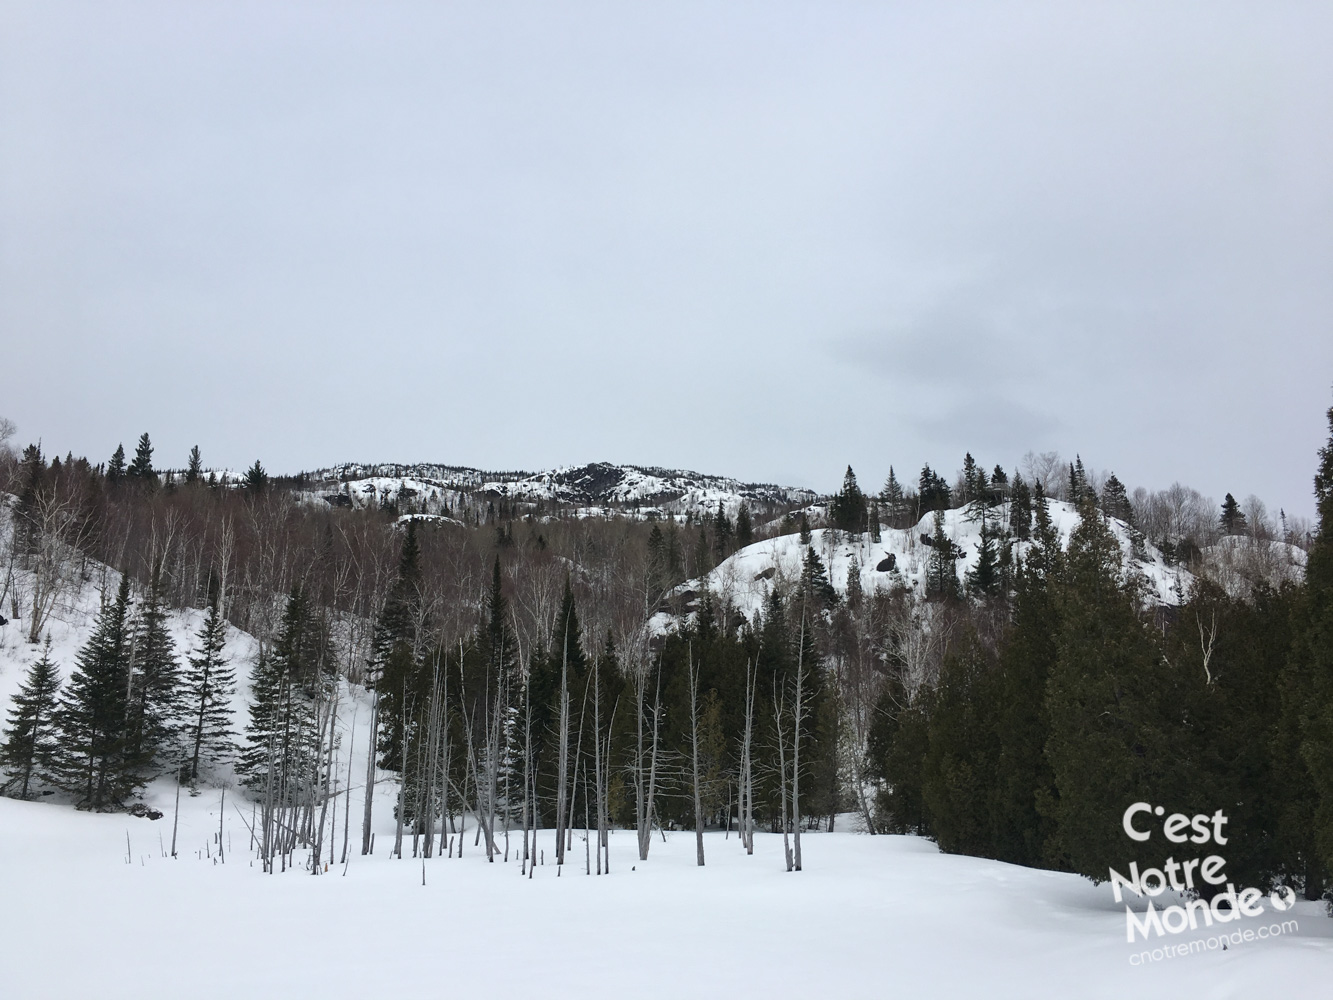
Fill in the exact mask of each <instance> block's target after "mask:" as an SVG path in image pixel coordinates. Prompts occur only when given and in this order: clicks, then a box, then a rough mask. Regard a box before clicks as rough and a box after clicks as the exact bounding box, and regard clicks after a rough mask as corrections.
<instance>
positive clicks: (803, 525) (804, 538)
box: [798, 511, 810, 545]
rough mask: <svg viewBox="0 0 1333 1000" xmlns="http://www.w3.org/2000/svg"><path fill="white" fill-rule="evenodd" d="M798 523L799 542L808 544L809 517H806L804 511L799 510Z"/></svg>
mask: <svg viewBox="0 0 1333 1000" xmlns="http://www.w3.org/2000/svg"><path fill="white" fill-rule="evenodd" d="M798 523H799V525H800V528H799V530H800V535H801V544H802V545H809V544H810V518H808V517H806V514H805V511H801V517H800V519H799V522H798Z"/></svg>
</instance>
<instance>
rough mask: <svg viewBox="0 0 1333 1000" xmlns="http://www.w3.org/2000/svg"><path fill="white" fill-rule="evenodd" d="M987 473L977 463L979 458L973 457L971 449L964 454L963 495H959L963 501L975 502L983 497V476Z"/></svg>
mask: <svg viewBox="0 0 1333 1000" xmlns="http://www.w3.org/2000/svg"><path fill="white" fill-rule="evenodd" d="M984 475H985V473H984V472H983V471H982V470H981V467H980V466H979V465H977V460H976V459H975V458H973V457H972V453H971V452H970V451H969V452H968V453H967V454H966V455H964V456H963V495H962V496H961V497H959V498H958V499H960V500H961V501H962V502H963V503H965V504H967V503H974V502H975V501H977V500H979V499H981V497H982V494H983V483H982V478H981V477H982V476H984Z"/></svg>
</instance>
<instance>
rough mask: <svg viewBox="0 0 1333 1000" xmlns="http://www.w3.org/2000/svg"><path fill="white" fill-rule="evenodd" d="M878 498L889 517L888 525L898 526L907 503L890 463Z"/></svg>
mask: <svg viewBox="0 0 1333 1000" xmlns="http://www.w3.org/2000/svg"><path fill="white" fill-rule="evenodd" d="M879 499H880V501H881V502H882V503H883V505H884V513H885V515H886V516H887V517H888V519H889V524H890V526H892V527H894V528H897V527H899V526H900V524H899V522H900V520H901V519H902V518H903V517H905V516H906V514H907V503H906V497H905V496H904V495H903V487H902V484H901V483H899V482H898V477H897V476H896V475H894V472H893V466H891V465H890V466H889V478H888V479H886V480H884V488H883V489H882V490H880V491H879Z"/></svg>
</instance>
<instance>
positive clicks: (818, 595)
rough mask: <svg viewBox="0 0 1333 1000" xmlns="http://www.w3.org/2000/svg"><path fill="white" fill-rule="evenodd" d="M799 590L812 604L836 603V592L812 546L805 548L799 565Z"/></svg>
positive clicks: (824, 605) (822, 562) (825, 604)
mask: <svg viewBox="0 0 1333 1000" xmlns="http://www.w3.org/2000/svg"><path fill="white" fill-rule="evenodd" d="M801 590H802V591H803V592H804V594H805V595H806V597H807V598H808V599H809V601H810V603H811V605H812V606H815V607H824V608H831V607H833V606H834V605H836V604H837V603H838V592H837V591H836V590H834V589H833V584H832V583H830V582H829V578H828V570H827V569H826V568H825V567H824V560H822V559H820V558H819V553H817V552H816V551H815V550H814V548H813V547H811V548H808V549H806V550H805V561H804V563H803V564H802V566H801Z"/></svg>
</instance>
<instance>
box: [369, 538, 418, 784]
mask: <svg viewBox="0 0 1333 1000" xmlns="http://www.w3.org/2000/svg"><path fill="white" fill-rule="evenodd" d="M421 600H422V597H421V547H420V545H419V544H418V542H417V523H416V521H415V520H413V521H408V522H407V530H406V532H405V533H404V535H403V546H402V550H401V552H400V553H399V556H398V577H397V579H396V580H395V581H394V584H393V587H392V588H391V589H390V590H389V595H388V597H387V598H386V599H385V602H384V609H383V610H382V611H381V612H380V615H379V618H378V619H377V620H376V623H375V634H374V637H373V639H372V640H371V655H370V670H371V678H370V682H371V683H372V684H373V685H374V687H375V689H376V690H377V691H378V692H379V704H380V711H379V718H380V726H381V728H380V735H379V752H380V766H381V767H383V768H386V769H388V770H391V771H398V770H401V769H402V763H403V762H402V753H403V747H404V745H405V742H406V740H407V739H408V736H409V734H408V732H407V731H406V730H405V728H404V726H405V725H410V722H407V723H405V721H404V720H405V719H406V718H407V716H408V715H409V714H410V712H409V711H408V709H409V703H410V702H412V701H413V700H414V696H415V694H416V692H417V689H418V687H419V686H420V684H421V683H423V680H424V678H423V676H422V674H423V671H422V670H421V663H420V657H419V654H420V647H421V645H422V643H421V640H420V636H419V635H418V627H419V625H420V622H419V618H420V612H421Z"/></svg>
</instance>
